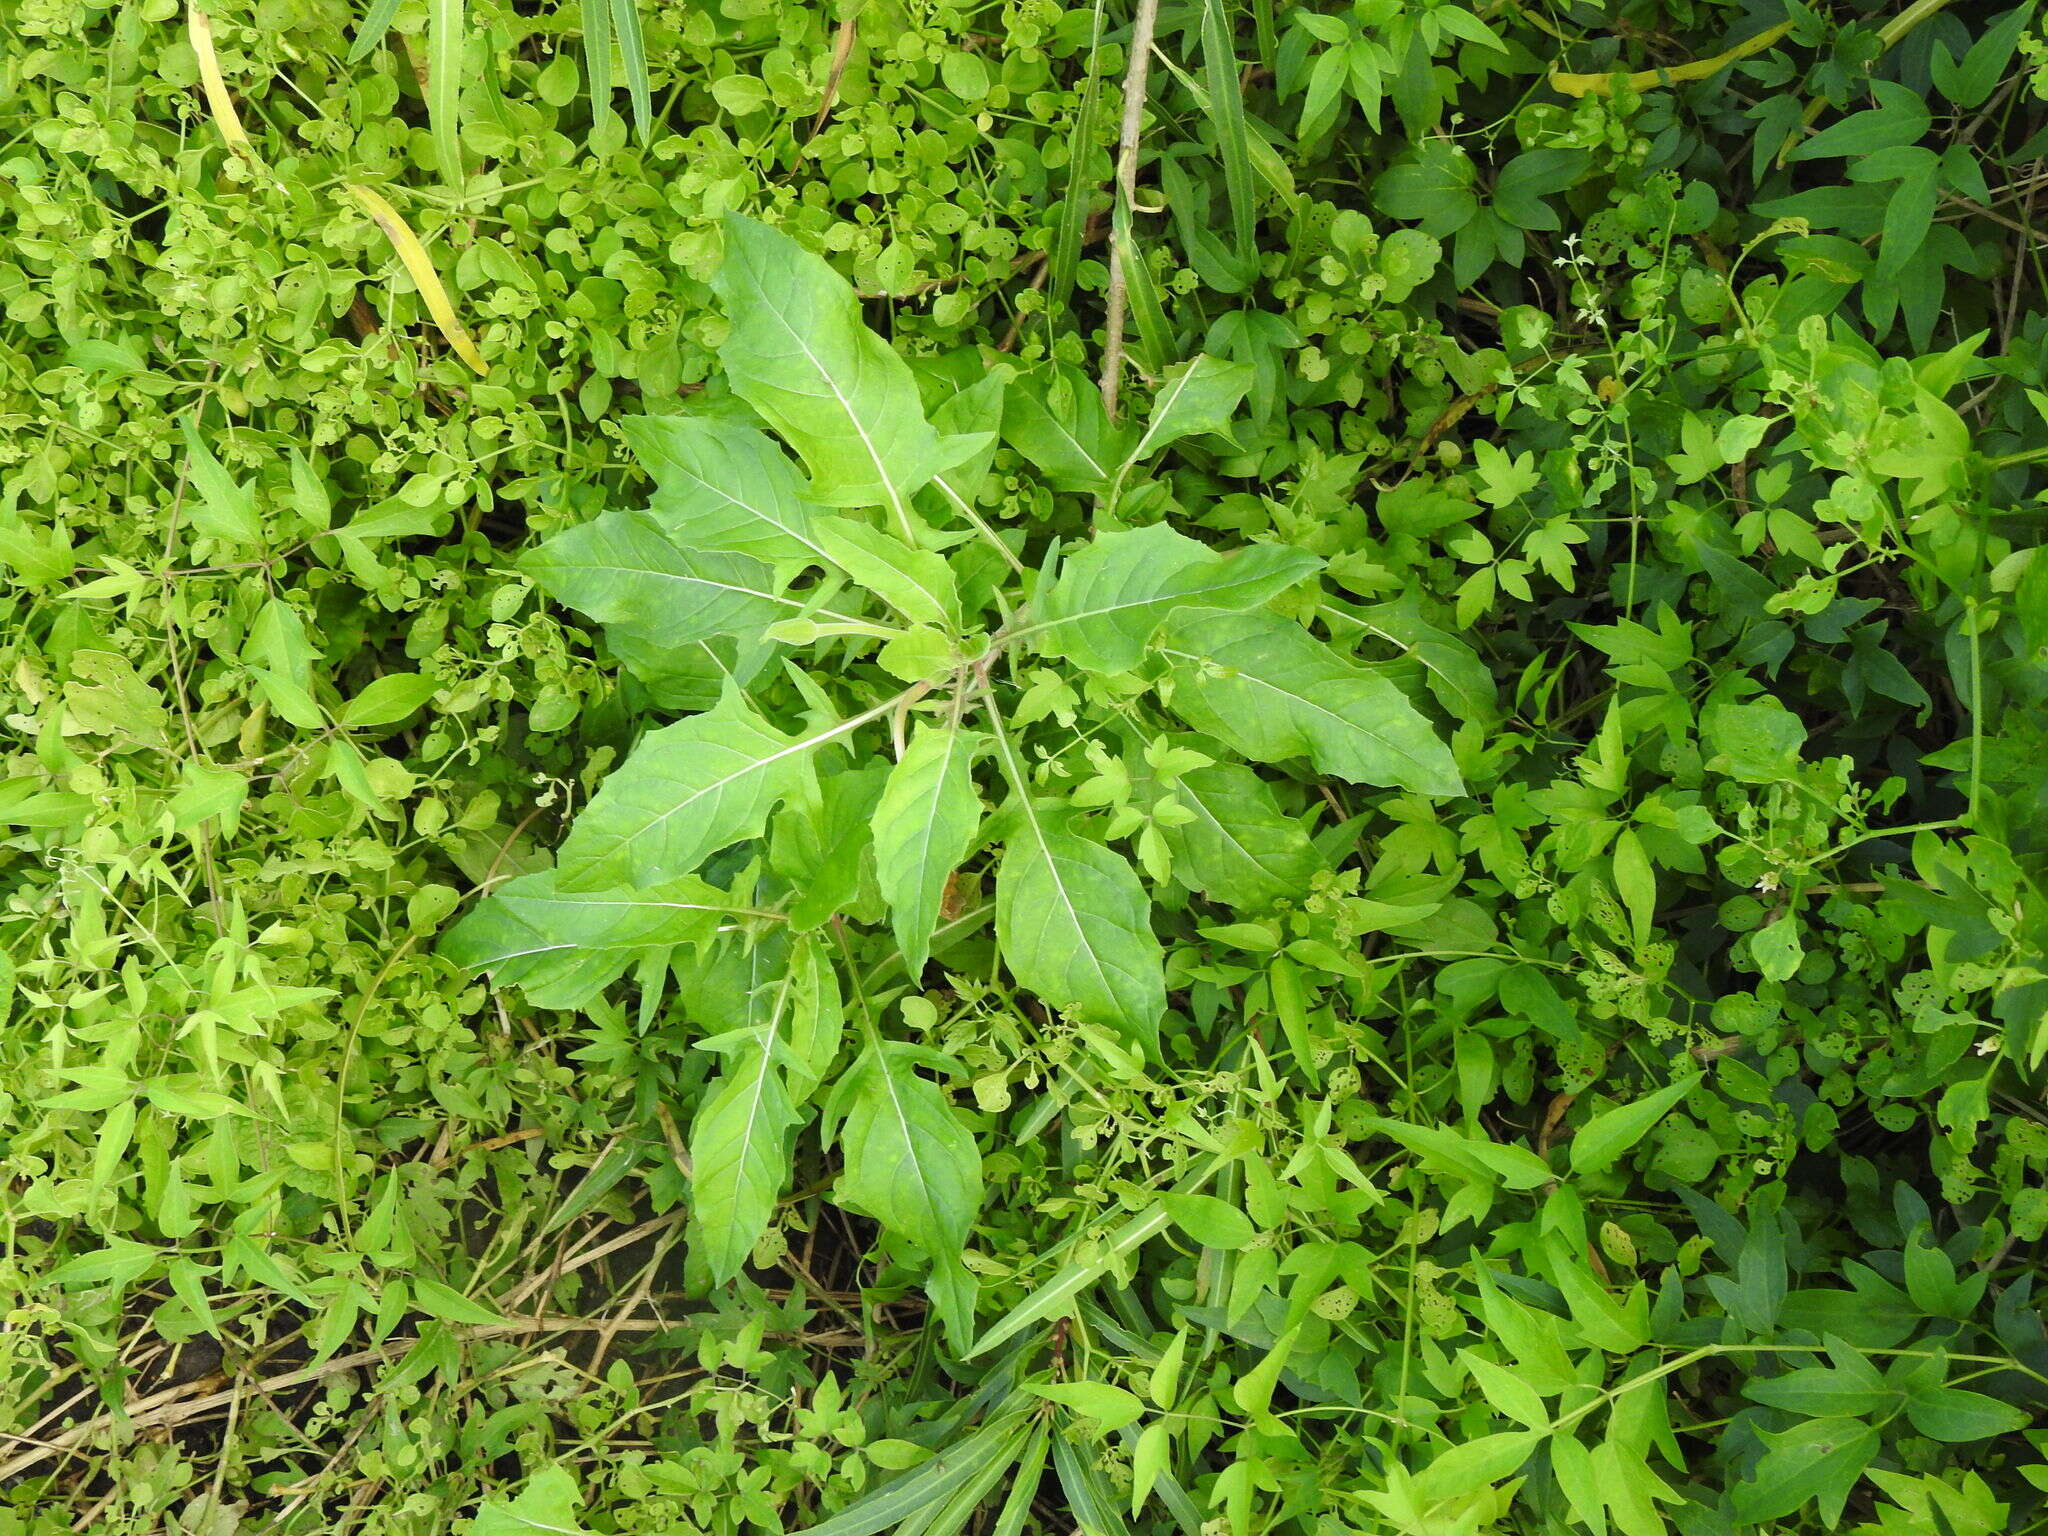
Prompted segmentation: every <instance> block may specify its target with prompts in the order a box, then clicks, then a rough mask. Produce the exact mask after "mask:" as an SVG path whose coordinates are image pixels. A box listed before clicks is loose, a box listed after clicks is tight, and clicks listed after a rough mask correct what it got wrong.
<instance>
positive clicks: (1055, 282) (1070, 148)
mask: <svg viewBox="0 0 2048 1536" xmlns="http://www.w3.org/2000/svg"><path fill="white" fill-rule="evenodd" d="M1093 17H1094V19H1093V20H1092V21H1091V22H1090V23H1089V29H1088V76H1087V79H1086V80H1085V81H1084V82H1083V84H1082V86H1081V104H1080V106H1079V107H1077V108H1076V109H1075V111H1074V131H1073V132H1072V133H1071V134H1069V135H1068V136H1067V190H1066V195H1065V196H1064V197H1063V198H1062V199H1061V202H1060V221H1059V225H1058V227H1057V228H1056V229H1055V230H1054V232H1053V240H1052V249H1051V251H1049V252H1048V253H1047V255H1046V261H1047V271H1048V272H1049V274H1050V276H1049V277H1048V279H1047V281H1046V285H1045V298H1046V309H1047V313H1048V314H1053V313H1057V312H1058V311H1059V310H1062V309H1064V308H1066V304H1067V297H1068V295H1069V294H1071V293H1072V292H1073V291H1074V273H1075V270H1076V269H1077V268H1078V267H1079V266H1080V264H1081V241H1082V237H1083V236H1084V235H1085V234H1086V233H1087V229H1088V215H1089V212H1090V205H1091V204H1092V203H1093V202H1094V201H1095V182H1094V180H1093V178H1091V177H1090V176H1089V175H1088V162H1089V160H1090V159H1091V158H1092V157H1093V154H1094V149H1095V118H1096V114H1097V110H1098V107H1099V105H1100V102H1101V98H1102V77H1101V75H1100V74H1099V73H1098V72H1097V69H1096V65H1097V63H1098V61H1100V59H1101V57H1102V22H1103V0H1095V8H1094V12H1093Z"/></svg>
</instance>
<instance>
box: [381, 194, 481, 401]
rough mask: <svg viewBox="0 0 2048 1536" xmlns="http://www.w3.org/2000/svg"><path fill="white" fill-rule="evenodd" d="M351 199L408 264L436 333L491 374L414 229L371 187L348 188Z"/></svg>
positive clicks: (469, 361)
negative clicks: (371, 219) (425, 302)
mask: <svg viewBox="0 0 2048 1536" xmlns="http://www.w3.org/2000/svg"><path fill="white" fill-rule="evenodd" d="M346 185H347V188H348V192H349V195H350V196H351V197H353V198H354V199H355V200H356V201H357V202H359V203H361V204H362V205H363V207H364V208H365V209H367V210H368V212H369V215H370V217H371V218H373V219H375V220H376V221H377V227H378V228H379V229H381V230H383V231H384V234H385V237H386V238H387V239H389V240H390V241H391V247H392V249H393V250H395V251H397V252H398V259H399V260H400V261H401V262H403V263H405V270H406V272H407V273H408V274H410V276H411V277H412V281H413V286H414V287H415V288H417V289H419V291H420V297H421V298H423V299H425V300H426V301H427V313H428V314H430V315H432V316H433V317H434V326H435V329H437V330H438V331H440V333H441V334H442V335H443V336H444V337H446V338H447V341H448V345H449V346H451V347H453V348H454V349H455V355H456V356H457V357H460V358H461V359H462V360H463V361H464V362H465V363H467V364H469V366H470V367H472V368H474V369H475V370H476V371H477V372H478V373H479V374H488V373H489V372H490V368H489V366H488V365H487V364H486V363H485V362H484V355H483V353H481V352H479V351H477V349H476V343H475V342H473V341H471V340H470V339H469V332H467V331H465V330H464V329H463V328H462V322H461V321H460V320H458V319H456V318H455V306H454V305H453V304H451V303H450V302H449V301H448V290H447V289H446V288H443V287H442V286H441V278H440V275H439V274H438V273H436V272H435V271H434V263H433V262H432V261H431V260H430V259H429V258H428V256H427V248H426V247H425V246H423V245H421V244H420V237H419V236H418V235H416V234H414V233H413V232H412V226H411V225H409V224H407V223H406V222H405V220H404V219H402V218H400V217H399V214H398V210H397V209H396V208H394V207H392V206H391V205H390V204H389V203H387V202H385V201H384V199H383V198H381V197H379V196H378V195H377V194H376V193H375V192H372V191H371V190H370V189H369V188H368V187H359V186H357V185H356V184H355V183H354V182H349V183H347V184H346Z"/></svg>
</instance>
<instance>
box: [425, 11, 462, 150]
mask: <svg viewBox="0 0 2048 1536" xmlns="http://www.w3.org/2000/svg"><path fill="white" fill-rule="evenodd" d="M462 11H463V5H462V0H431V3H430V5H429V7H428V10H427V126H428V128H429V129H431V130H432V132H433V136H434V150H435V152H436V153H437V154H438V155H439V156H440V157H441V174H442V175H443V176H445V177H447V178H448V181H449V182H450V183H451V184H452V185H454V186H461V185H462V134H461V130H462V122H461V112H462V44H463V41H464V39H463V33H462V23H463V14H462Z"/></svg>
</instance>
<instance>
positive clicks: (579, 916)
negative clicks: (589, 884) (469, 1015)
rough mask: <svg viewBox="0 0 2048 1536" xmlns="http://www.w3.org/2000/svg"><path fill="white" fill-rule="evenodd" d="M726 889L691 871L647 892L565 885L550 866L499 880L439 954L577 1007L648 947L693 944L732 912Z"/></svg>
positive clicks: (546, 1002)
mask: <svg viewBox="0 0 2048 1536" xmlns="http://www.w3.org/2000/svg"><path fill="white" fill-rule="evenodd" d="M733 915H734V914H733V904H732V902H731V899H730V898H729V897H727V895H726V894H725V892H723V891H721V890H719V889H718V887H716V886H714V885H708V884H706V883H705V882H704V881H702V880H699V879H697V878H696V877H695V876H693V875H684V876H682V877H680V878H678V879H675V880H669V881H664V882H663V883H661V884H659V885H654V886H649V887H648V888H646V889H645V890H631V889H618V890H595V891H563V890H560V889H558V887H557V881H556V874H555V871H553V870H551V869H549V870H542V871H540V872H539V873H538V874H532V875H522V876H521V877H520V878H519V879H517V880H510V881H507V882H506V883H505V884H504V885H501V886H499V887H498V889H497V890H495V891H493V892H492V893H491V894H490V895H489V896H487V897H485V898H484V899H483V901H481V902H479V903H478V904H477V907H476V909H475V910H474V911H472V912H470V913H469V915H468V916H466V917H464V918H463V919H462V921H460V922H459V923H457V924H456V925H455V926H454V927H453V928H451V929H449V930H448V932H447V934H446V935H445V936H443V938H442V940H441V943H440V953H441V954H442V955H443V956H444V957H446V958H447V959H448V960H450V961H451V962H453V963H454V964H456V965H459V966H462V967H464V968H465V969H469V970H478V971H489V972H490V973H491V974H492V975H493V976H494V977H496V978H497V981H498V984H499V985H500V986H516V987H519V988H520V989H522V990H523V991H524V992H525V993H526V995H527V997H528V999H529V1000H530V1001H531V1002H532V1003H533V1004H534V1006H535V1007H538V1008H578V1007H581V1006H582V1005H583V1004H585V1003H587V1002H589V1001H590V1000H591V999H592V998H594V997H596V996H597V995H598V993H600V992H601V991H603V989H604V988H605V987H606V986H607V985H608V984H609V983H611V982H613V981H615V980H617V979H618V978H619V977H620V976H623V975H624V974H625V973H626V972H627V971H628V970H629V969H630V968H631V967H632V965H633V963H634V961H635V960H636V959H637V958H638V957H639V956H640V955H641V954H642V953H644V952H646V951H648V950H650V949H661V948H666V947H669V946H671V945H676V944H690V943H699V942H702V941H703V940H705V939H708V938H710V936H711V934H712V933H713V931H714V930H715V929H716V928H717V927H718V925H719V924H720V923H721V922H722V921H726V920H728V919H729V918H731V917H732V916H733Z"/></svg>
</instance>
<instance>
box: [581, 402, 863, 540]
mask: <svg viewBox="0 0 2048 1536" xmlns="http://www.w3.org/2000/svg"><path fill="white" fill-rule="evenodd" d="M619 429H620V431H621V432H623V433H624V434H625V438H626V444H627V446H628V447H630V448H631V449H632V450H633V456H634V457H635V458H636V459H638V460H639V461H640V464H641V467H642V468H644V469H645V470H646V471H647V473H648V474H649V476H651V477H652V478H653V480H654V497H653V500H652V502H651V503H650V505H649V506H648V509H647V515H648V516H649V517H650V518H651V519H652V520H653V521H654V522H655V523H656V524H658V525H659V526H660V528H661V529H662V531H663V532H665V533H666V534H668V536H669V537H670V538H671V539H673V540H674V541H675V542H676V543H677V544H679V545H681V546H682V547H683V548H685V549H688V550H692V551H710V550H717V551H721V552H723V553H725V554H730V555H750V556H752V557H753V558H754V559H756V560H769V561H775V560H803V559H808V558H812V557H822V556H823V554H824V551H823V550H822V549H820V548H819V547H818V544H817V541H816V539H815V538H813V536H812V534H811V523H812V520H813V519H814V518H815V517H816V516H817V510H816V508H814V507H813V506H812V505H811V504H810V503H809V502H808V501H807V500H806V499H805V497H804V494H803V481H802V479H801V477H800V476H799V475H798V474H797V469H796V466H795V465H794V464H792V463H790V461H789V456H788V455H787V454H785V453H784V452H783V451H782V450H781V449H780V448H778V447H776V446H775V444H774V443H773V442H772V441H771V440H770V439H769V438H768V436H767V435H766V434H765V433H762V432H759V431H756V430H755V429H754V428H753V427H750V426H748V425H747V424H746V423H744V422H741V421H734V420H732V419H731V418H729V417H724V416H628V417H627V418H626V419H625V420H624V421H622V422H620V423H619Z"/></svg>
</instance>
